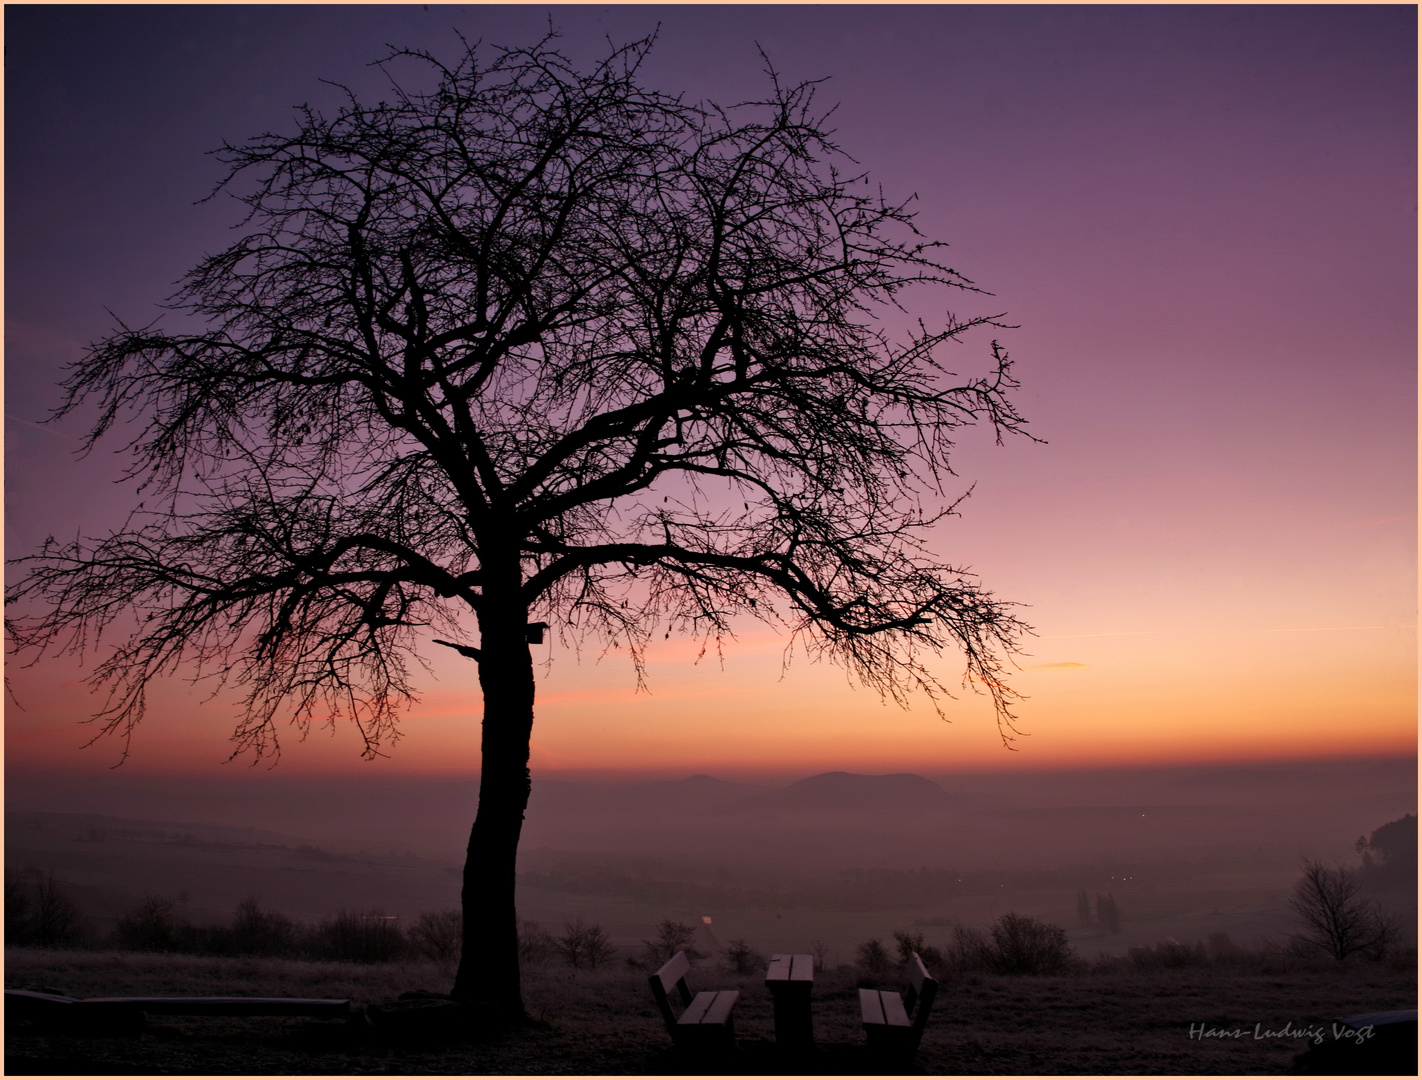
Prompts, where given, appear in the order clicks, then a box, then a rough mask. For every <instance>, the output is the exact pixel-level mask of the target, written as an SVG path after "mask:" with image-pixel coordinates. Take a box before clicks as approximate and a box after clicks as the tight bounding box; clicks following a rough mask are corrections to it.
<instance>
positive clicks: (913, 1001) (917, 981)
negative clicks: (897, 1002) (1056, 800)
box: [904, 953, 938, 1032]
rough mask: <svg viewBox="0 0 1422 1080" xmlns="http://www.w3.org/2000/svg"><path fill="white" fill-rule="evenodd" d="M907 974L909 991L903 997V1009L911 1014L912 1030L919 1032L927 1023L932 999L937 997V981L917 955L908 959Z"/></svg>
mask: <svg viewBox="0 0 1422 1080" xmlns="http://www.w3.org/2000/svg"><path fill="white" fill-rule="evenodd" d="M908 974H909V983H910V989H909V992H908V994H906V995H905V997H904V1008H905V1009H907V1010H908V1011H909V1012H911V1013H913V1026H914V1030H915V1031H920V1032H921V1031H922V1030H923V1028H924V1025H925V1024H927V1023H928V1013H929V1010H930V1009H932V1008H933V999H934V998H936V997H937V996H938V980H937V979H935V978H934V977H933V976H932V975H930V974H929V973H928V968H926V967H924V966H923V958H922V957H920V956H919V955H918V953H914V954H913V955H912V957H911V958H910V959H909V965H908ZM915 1006H917V1011H916V1012H915V1011H914V1010H915Z"/></svg>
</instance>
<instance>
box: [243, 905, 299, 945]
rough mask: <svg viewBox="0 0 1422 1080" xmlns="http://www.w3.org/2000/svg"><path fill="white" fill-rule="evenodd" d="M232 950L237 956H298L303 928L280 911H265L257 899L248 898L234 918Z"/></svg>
mask: <svg viewBox="0 0 1422 1080" xmlns="http://www.w3.org/2000/svg"><path fill="white" fill-rule="evenodd" d="M230 933H231V937H230V943H231V951H232V952H233V953H234V954H235V955H237V956H296V955H297V953H298V952H299V951H300V942H301V937H302V928H301V926H300V925H299V924H298V923H297V922H296V921H295V920H293V919H290V918H288V917H287V916H285V915H283V914H282V913H281V912H279V911H264V910H262V906H261V904H260V902H259V901H258V900H257V898H256V897H255V896H248V897H245V898H244V899H243V900H242V901H241V902H240V903H238V905H237V911H236V913H235V914H234V915H233V917H232V927H231V932H230Z"/></svg>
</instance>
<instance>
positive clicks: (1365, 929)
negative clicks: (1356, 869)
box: [1289, 859, 1401, 962]
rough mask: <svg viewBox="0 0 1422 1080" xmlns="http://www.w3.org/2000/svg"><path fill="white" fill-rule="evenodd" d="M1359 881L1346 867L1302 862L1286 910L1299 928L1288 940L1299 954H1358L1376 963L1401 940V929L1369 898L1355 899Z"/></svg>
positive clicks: (1344, 956)
mask: <svg viewBox="0 0 1422 1080" xmlns="http://www.w3.org/2000/svg"><path fill="white" fill-rule="evenodd" d="M1358 888H1359V887H1358V882H1357V879H1356V878H1355V877H1354V875H1353V873H1352V872H1351V871H1350V870H1348V869H1347V868H1346V867H1342V866H1335V867H1329V866H1325V865H1324V864H1323V863H1322V862H1319V861H1316V860H1313V859H1305V860H1304V862H1303V879H1302V880H1301V881H1299V883H1298V884H1297V885H1295V886H1294V895H1293V896H1292V897H1291V898H1290V900H1289V907H1291V908H1292V909H1293V910H1294V913H1295V914H1296V915H1298V917H1299V919H1300V920H1301V921H1302V923H1303V929H1302V930H1301V931H1300V932H1299V933H1297V934H1293V935H1291V936H1290V938H1289V943H1290V945H1291V946H1292V947H1293V949H1294V950H1295V951H1296V952H1298V953H1300V954H1301V955H1308V954H1309V953H1321V954H1323V955H1325V956H1329V957H1332V958H1333V959H1334V960H1337V961H1340V962H1341V961H1343V960H1346V959H1348V957H1350V956H1353V955H1356V954H1361V955H1363V956H1366V957H1368V958H1369V959H1381V958H1382V957H1383V956H1384V955H1385V954H1386V953H1387V951H1388V949H1389V948H1390V947H1395V946H1396V945H1397V944H1398V943H1399V939H1400V937H1401V927H1400V925H1399V924H1398V923H1397V922H1396V921H1395V920H1393V919H1389V918H1388V917H1387V916H1385V915H1384V914H1383V913H1382V912H1381V910H1380V909H1379V908H1378V906H1377V904H1376V903H1374V902H1373V901H1371V900H1365V899H1363V898H1362V897H1360V896H1359V895H1358Z"/></svg>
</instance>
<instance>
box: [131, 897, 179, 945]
mask: <svg viewBox="0 0 1422 1080" xmlns="http://www.w3.org/2000/svg"><path fill="white" fill-rule="evenodd" d="M187 929H188V927H187V926H186V925H185V924H183V923H180V922H179V920H178V917H177V915H176V914H174V912H173V901H171V900H169V899H168V898H167V897H166V896H153V895H149V896H145V897H144V898H143V899H142V900H140V901H139V902H138V904H137V905H135V906H134V907H132V908H130V909H129V910H128V911H127V912H125V913H124V914H123V915H120V916H119V917H118V920H117V921H116V922H115V923H114V942H115V944H117V945H118V946H119V947H120V948H123V949H128V950H130V951H131V952H176V951H178V949H179V947H180V945H181V944H182V941H181V939H182V938H184V937H187V936H189V935H187V934H186V933H185V931H186V930H187Z"/></svg>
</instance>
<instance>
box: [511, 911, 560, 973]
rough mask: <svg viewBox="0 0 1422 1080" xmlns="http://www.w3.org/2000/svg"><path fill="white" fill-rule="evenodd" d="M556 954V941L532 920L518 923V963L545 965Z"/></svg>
mask: <svg viewBox="0 0 1422 1080" xmlns="http://www.w3.org/2000/svg"><path fill="white" fill-rule="evenodd" d="M557 954H558V939H557V938H555V937H554V936H553V935H552V934H550V933H549V932H548V931H547V930H545V929H543V927H541V926H539V925H538V923H536V922H534V921H533V920H532V919H519V921H518V962H519V964H520V965H524V966H527V965H532V964H546V963H548V961H549V960H552V959H553V957H554V956H556V955H557Z"/></svg>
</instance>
